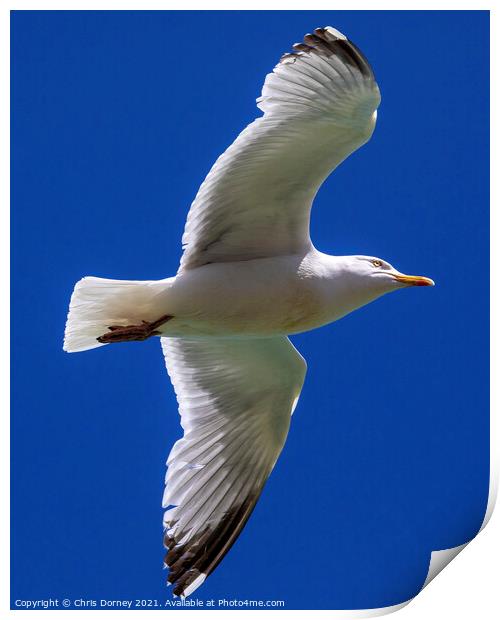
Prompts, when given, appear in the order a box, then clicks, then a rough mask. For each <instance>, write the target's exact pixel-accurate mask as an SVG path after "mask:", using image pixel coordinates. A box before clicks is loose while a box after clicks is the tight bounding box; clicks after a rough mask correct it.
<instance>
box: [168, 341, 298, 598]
mask: <svg viewBox="0 0 500 620" xmlns="http://www.w3.org/2000/svg"><path fill="white" fill-rule="evenodd" d="M161 340H162V347H163V352H164V354H165V361H166V366H167V370H168V373H169V375H170V378H171V380H172V383H173V385H174V389H175V392H176V395H177V400H178V402H179V412H180V414H181V424H182V427H183V429H184V437H183V438H182V439H180V440H179V441H177V442H176V443H175V445H174V446H173V448H172V451H171V453H170V455H169V457H168V461H167V465H168V471H167V477H166V487H165V495H164V501H163V505H164V507H165V508H168V507H170V508H169V509H168V510H167V511H166V512H165V517H164V527H165V539H164V542H165V546H166V547H167V548H168V553H167V554H166V557H165V564H166V565H167V566H168V568H169V576H168V582H169V583H171V584H173V586H174V590H173V592H174V594H176V595H180V596H188V595H189V594H191V593H192V592H193V591H194V590H195V589H196V588H197V587H199V586H200V585H201V584H202V583H203V581H204V580H205V578H206V576H207V575H209V574H210V573H211V572H212V571H213V570H214V569H215V567H216V566H217V564H218V563H219V562H220V561H221V560H222V558H223V557H224V555H225V554H226V553H227V551H228V550H229V549H230V547H231V545H232V544H233V543H234V541H235V540H236V538H237V537H238V535H239V533H240V532H241V530H242V528H243V526H244V525H245V523H246V521H247V519H248V517H249V516H250V514H251V512H252V510H253V508H254V506H255V504H256V502H257V500H258V498H259V495H260V493H261V491H262V488H263V486H264V484H265V482H266V480H267V478H268V476H269V474H270V473H271V470H272V469H273V467H274V464H275V462H276V460H277V458H278V456H279V454H280V452H281V449H282V447H283V444H284V442H285V439H286V435H287V433H288V428H289V424H290V415H291V413H292V411H293V408H294V406H295V404H296V402H297V399H298V397H299V394H300V391H301V388H302V384H303V381H304V376H305V369H306V364H305V362H304V360H303V358H302V357H301V355H300V354H299V353H298V352H297V351H296V349H295V348H294V347H293V345H292V344H291V342H290V341H289V340H288V338H285V337H276V338H261V339H243V338H242V339H230V338H225V339H224V338H222V339H221V338H199V339H196V338H162V339H161Z"/></svg>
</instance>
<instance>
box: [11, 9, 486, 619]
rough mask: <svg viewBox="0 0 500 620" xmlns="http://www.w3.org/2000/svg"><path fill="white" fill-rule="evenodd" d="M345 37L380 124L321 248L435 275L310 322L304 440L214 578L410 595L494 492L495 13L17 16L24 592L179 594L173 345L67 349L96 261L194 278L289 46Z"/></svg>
mask: <svg viewBox="0 0 500 620" xmlns="http://www.w3.org/2000/svg"><path fill="white" fill-rule="evenodd" d="M327 24H329V25H333V26H335V27H337V28H338V29H340V30H341V31H343V32H344V33H346V34H347V35H348V36H349V37H350V38H351V39H352V40H353V41H354V42H355V43H356V44H357V45H358V46H359V47H360V48H361V49H362V50H363V52H364V53H365V54H366V56H367V57H368V58H369V60H370V62H371V64H372V66H373V69H374V71H375V74H376V76H377V79H378V83H379V85H380V89H381V92H382V104H381V107H380V110H379V116H378V125H377V129H376V131H375V133H374V135H373V138H372V140H371V141H370V142H369V144H368V145H367V146H365V147H363V148H362V149H361V150H360V151H358V152H356V153H355V154H354V155H353V156H351V157H350V158H349V159H348V160H347V161H346V162H344V163H343V164H342V165H341V166H340V168H339V169H338V170H337V171H335V173H334V175H332V177H331V178H330V179H329V180H328V181H327V182H326V183H325V185H324V186H323V188H322V189H321V190H320V192H319V194H318V196H317V199H316V203H315V207H314V209H313V217H312V223H311V235H312V238H313V241H314V243H315V245H316V246H317V247H318V249H320V250H322V251H324V252H329V253H332V254H370V255H372V254H373V255H378V256H381V257H383V258H385V259H387V260H389V261H390V262H391V263H393V264H394V265H395V266H396V267H398V268H399V269H401V270H402V271H404V272H407V273H421V274H423V275H427V276H430V277H432V278H433V279H434V280H435V281H436V287H434V288H433V289H422V288H419V289H414V290H405V291H401V292H398V293H395V294H391V295H388V296H385V297H383V298H381V299H380V300H378V301H376V302H374V303H373V304H370V305H369V306H367V307H365V308H363V309H361V310H359V311H357V312H355V313H354V314H352V315H350V316H349V317H347V318H345V319H342V320H341V321H339V322H338V323H336V324H333V325H330V326H327V327H325V328H322V329H320V330H317V331H315V332H311V333H308V334H302V335H300V336H297V337H294V338H293V341H294V343H295V345H296V346H297V347H298V348H299V350H300V351H301V352H302V354H303V355H304V357H305V358H306V359H307V361H308V365H309V370H308V375H307V378H306V383H305V386H304V390H303V393H302V397H301V400H300V403H299V406H298V408H297V410H296V412H295V414H294V416H293V420H292V427H291V431H290V434H289V438H288V441H287V444H286V446H285V449H284V451H283V454H282V456H281V458H280V459H279V461H278V463H277V466H276V468H275V470H274V472H273V474H272V476H271V478H270V480H269V482H268V484H267V486H266V488H265V490H264V492H263V495H262V497H261V499H260V501H259V503H258V505H257V508H256V510H255V512H254V514H253V516H252V518H251V519H250V521H249V522H248V524H247V526H246V527H245V530H244V531H243V533H242V534H241V536H240V538H239V540H238V541H237V542H236V544H235V545H234V547H233V549H232V550H231V551H230V553H229V554H228V555H227V556H226V558H225V560H224V561H223V562H222V564H221V565H220V566H219V568H218V569H217V570H216V571H215V572H214V573H213V574H212V575H211V577H210V578H209V580H208V581H207V582H206V583H205V584H204V586H203V588H202V589H200V590H198V591H197V593H196V596H197V597H198V598H200V599H203V600H208V599H216V600H218V599H220V598H238V599H247V598H248V599H263V600H266V599H281V600H284V601H285V602H286V607H288V608H326V609H328V608H330V609H331V608H338V609H342V608H356V607H358V608H363V607H378V606H383V605H390V604H395V603H399V602H401V601H403V600H406V599H407V598H409V597H411V596H413V595H415V593H416V592H417V591H418V589H419V588H420V586H421V585H422V583H423V581H424V579H425V576H426V573H427V566H428V562H429V553H430V551H431V550H432V549H439V548H447V547H452V546H455V545H458V544H461V543H463V542H465V541H466V540H468V539H470V538H471V537H472V536H473V535H474V534H475V532H476V531H477V529H478V527H479V526H480V524H481V521H482V517H483V513H484V509H485V504H486V498H487V491H488V460H489V456H488V442H489V438H488V340H489V334H488V320H489V317H488V303H489V300H488V281H489V267H488V252H489V248H488V234H489V233H488V201H489V195H488V184H489V178H488V146H489V145H488V135H489V126H488V116H489V109H488V95H489V93H488V76H489V60H488V58H489V41H488V36H489V35H488V30H489V21H488V13H486V12H465V11H461V12H444V11H433V12H412V11H405V12H364V11H353V12H344V11H329V12H326V11H293V12H278V11H276V12H274V11H272V12H265V13H264V12H259V11H255V12H236V11H235V12H183V11H177V12H126V11H120V12H108V11H102V12H79V11H71V12H53V11H51V12H31V11H22V12H14V13H13V15H12V225H13V227H12V248H13V251H12V270H13V271H12V296H13V306H12V325H13V339H12V361H13V372H12V375H13V376H12V404H13V416H12V480H13V489H12V567H13V573H12V599H13V600H15V599H18V598H24V599H26V598H31V599H36V598H49V597H53V598H54V597H59V598H64V597H67V598H70V599H75V598H80V597H83V598H86V599H92V598H94V599H98V600H99V599H101V598H106V599H117V598H120V599H123V598H125V599H135V598H141V599H157V600H159V601H164V600H166V598H169V597H170V592H169V591H168V590H167V589H166V588H165V586H164V580H165V577H166V575H165V573H164V572H163V571H162V570H161V566H162V557H163V549H162V527H161V519H162V510H161V496H162V492H163V478H164V474H165V460H166V457H167V455H168V452H169V450H170V447H171V445H172V444H173V442H174V441H175V440H176V439H177V438H178V437H179V436H180V431H181V429H180V425H179V420H178V414H177V406H176V403H175V398H174V394H173V390H172V388H171V386H170V385H169V381H168V377H167V376H166V373H165V370H164V365H163V360H162V354H161V350H160V346H159V342H158V341H156V340H153V341H148V342H145V343H130V344H129V343H127V344H120V345H116V346H112V347H106V348H105V349H103V350H98V351H91V352H86V353H81V354H73V355H68V354H65V353H63V351H62V336H63V331H64V323H65V318H66V313H67V306H68V302H69V297H70V294H71V291H72V288H73V285H74V283H75V282H76V281H77V280H78V279H79V278H80V277H82V276H83V275H97V276H103V277H112V278H125V279H154V278H163V277H166V276H168V275H173V274H174V273H175V271H176V269H177V265H178V261H179V257H180V238H181V234H182V230H183V226H184V221H185V217H186V214H187V211H188V208H189V204H190V203H191V201H192V199H193V198H194V196H195V194H196V191H197V189H198V186H199V184H200V183H201V182H202V180H203V178H204V176H205V175H206V173H207V172H208V170H209V168H210V166H211V164H212V163H213V161H214V160H215V159H216V157H217V156H218V155H219V154H220V153H221V152H222V151H223V150H224V149H225V148H226V147H227V146H228V145H229V144H230V143H231V142H232V141H233V139H234V138H235V137H236V135H237V133H238V132H239V131H241V130H242V129H243V128H244V127H245V125H246V124H248V123H249V122H250V121H251V120H253V118H255V117H256V116H257V115H258V114H260V112H259V111H258V110H257V109H256V107H255V98H256V97H257V96H258V95H259V94H260V88H261V85H262V82H263V79H264V76H265V74H266V73H267V72H269V71H270V70H271V69H272V67H273V65H274V64H275V63H276V61H277V60H278V58H279V57H280V55H281V54H282V53H284V52H285V51H288V49H289V48H290V46H291V44H292V43H293V42H295V41H298V40H300V39H301V37H302V35H303V34H304V33H306V32H308V31H310V30H312V29H313V28H315V27H317V26H323V25H327Z"/></svg>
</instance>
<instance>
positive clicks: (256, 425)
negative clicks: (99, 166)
mask: <svg viewBox="0 0 500 620" xmlns="http://www.w3.org/2000/svg"><path fill="white" fill-rule="evenodd" d="M294 50H295V51H294V52H293V53H291V54H286V55H285V56H283V57H282V59H281V61H280V62H279V64H278V65H277V66H276V67H275V69H274V71H273V72H272V73H271V74H269V75H268V76H267V78H266V80H265V83H264V87H263V90H262V96H261V97H260V98H259V99H258V100H257V101H258V106H259V108H260V109H261V110H262V111H263V112H264V115H263V116H261V117H260V118H258V119H257V120H255V121H254V122H253V123H251V124H250V125H249V126H248V127H247V128H246V129H245V130H244V131H243V132H242V133H241V134H240V135H239V136H238V138H237V139H236V141H235V142H234V143H233V144H232V146H230V147H229V148H228V150H227V151H226V152H225V153H224V154H223V155H222V156H221V157H220V158H219V159H218V160H217V162H216V163H215V164H214V166H213V168H212V170H211V171H210V173H209V175H208V176H207V178H206V180H205V181H204V183H203V184H202V186H201V187H200V190H199V192H198V195H197V196H196V198H195V200H194V202H193V204H192V206H191V210H190V211H189V215H188V218H187V223H186V229H185V232H184V237H183V247H184V254H183V256H182V259H181V263H180V267H179V271H178V273H177V275H176V276H175V277H172V278H167V279H165V280H160V281H146V282H136V281H120V280H107V279H102V278H94V277H87V278H83V279H82V280H80V282H78V283H77V285H76V286H75V290H74V292H73V296H72V298H71V303H70V310H69V314H68V321H67V325H66V333H65V341H64V349H65V350H66V351H83V350H86V349H91V348H95V347H99V346H105V345H106V344H110V343H113V342H119V341H123V340H144V339H145V338H147V337H149V336H154V335H158V336H161V341H162V347H163V351H164V354H165V360H166V365H167V370H168V373H169V375H170V378H171V380H172V383H173V385H174V388H175V392H176V394H177V399H178V402H179V411H180V414H181V424H182V427H183V429H184V437H183V438H182V439H180V440H179V441H178V442H177V443H176V444H175V445H174V447H173V449H172V451H171V453H170V456H169V458H168V461H167V464H168V471H167V478H166V488H165V495H164V506H165V508H168V510H167V511H166V512H165V519H164V525H165V545H166V547H167V548H168V549H169V551H168V553H167V555H166V559H165V562H166V565H167V566H168V567H169V569H170V572H169V576H168V581H169V582H170V583H172V584H173V585H174V594H176V595H181V596H188V595H189V594H191V593H192V592H193V591H194V590H195V589H196V588H197V587H199V586H200V585H201V583H203V581H204V580H205V578H206V576H207V575H208V574H210V573H211V572H212V571H213V569H214V568H215V567H216V566H217V564H218V563H219V562H220V561H221V559H222V558H223V557H224V555H225V553H226V552H227V551H228V550H229V548H230V547H231V545H232V544H233V542H234V541H235V539H236V538H237V536H238V534H239V533H240V531H241V529H242V528H243V526H244V525H245V523H246V520H247V519H248V517H249V516H250V514H251V512H252V510H253V508H254V506H255V503H256V501H257V499H258V497H259V495H260V493H261V491H262V488H263V485H264V484H265V482H266V480H267V478H268V476H269V474H270V473H271V471H272V469H273V467H274V464H275V462H276V460H277V458H278V456H279V454H280V452H281V449H282V447H283V445H284V442H285V439H286V436H287V433H288V428H289V425H290V416H291V414H292V412H293V410H294V408H295V406H296V404H297V401H298V398H299V395H300V391H301V388H302V384H303V381H304V377H305V372H306V363H305V361H304V359H303V358H302V356H301V355H300V354H299V353H298V352H297V351H296V349H295V348H294V347H293V345H292V344H291V342H290V341H289V339H288V337H287V336H288V335H289V334H294V333H298V332H303V331H306V330H310V329H313V328H315V327H318V326H320V325H324V324H327V323H330V322H332V321H335V320H337V319H339V318H340V317H342V316H344V315H346V314H348V313H349V312H352V311H353V310H355V309H356V308H359V307H360V306H363V305H365V304H367V303H368V302H370V301H372V300H374V299H376V298H377V297H380V296H381V295H383V294H385V293H387V292H389V291H392V290H396V289H398V288H402V287H406V286H411V285H420V286H423V285H432V284H433V282H432V280H430V279H428V278H424V277H421V276H405V275H403V274H401V273H400V272H399V271H397V270H396V269H394V268H393V267H392V266H391V265H390V264H389V263H387V262H385V261H383V260H382V259H378V258H373V257H368V256H328V255H326V254H323V253H321V252H319V251H317V250H316V249H315V248H314V246H313V245H312V243H311V240H310V237H309V216H310V210H311V204H312V201H313V199H314V196H315V195H316V192H317V191H318V189H319V187H320V186H321V184H322V182H323V181H324V180H325V178H326V177H327V176H328V175H329V174H330V172H331V171H332V170H333V169H334V168H335V167H336V166H337V165H338V164H339V163H340V162H342V161H343V160H344V159H345V158H346V157H347V156H348V155H349V154H350V153H352V152H353V151H355V150H356V149H357V148H358V147H360V146H361V145H362V144H364V143H365V142H367V140H368V139H369V138H370V136H371V134H372V132H373V129H374V126H375V121H376V109H377V107H378V105H379V102H380V95H379V90H378V87H377V84H376V82H375V79H374V76H373V73H372V70H371V68H370V66H369V64H368V62H367V60H366V59H365V57H364V56H363V55H362V54H361V52H360V51H359V50H358V49H357V48H356V47H355V46H354V45H353V44H352V43H351V42H350V41H348V40H347V39H346V37H345V36H344V35H342V34H341V33H340V32H338V31H337V30H335V29H333V28H330V27H327V28H319V29H317V30H315V31H314V34H312V35H306V36H305V38H304V43H301V44H296V45H295V46H294Z"/></svg>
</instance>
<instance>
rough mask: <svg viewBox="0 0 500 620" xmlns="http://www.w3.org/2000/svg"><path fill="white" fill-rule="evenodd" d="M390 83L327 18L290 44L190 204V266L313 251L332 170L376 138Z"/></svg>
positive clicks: (186, 264) (184, 263)
mask: <svg viewBox="0 0 500 620" xmlns="http://www.w3.org/2000/svg"><path fill="white" fill-rule="evenodd" d="M379 103H380V93H379V90H378V86H377V84H376V82H375V78H374V76H373V72H372V70H371V68H370V65H369V64H368V61H367V60H366V58H365V57H364V56H363V54H362V53H361V52H360V51H359V50H358V48H357V47H356V46H355V45H354V44H353V43H351V42H350V41H348V40H347V39H346V37H345V36H344V35H343V34H341V33H340V32H338V31H337V30H335V29H333V28H331V27H327V28H318V29H316V30H315V31H314V34H308V35H306V36H305V37H304V43H300V44H295V45H294V52H292V53H289V54H285V55H284V56H283V57H282V58H281V60H280V62H279V63H278V65H277V66H276V67H275V68H274V70H273V72H272V73H270V74H269V75H268V76H267V77H266V80H265V82H264V86H263V89H262V96H261V97H260V98H259V99H258V100H257V105H258V107H259V108H260V109H261V110H262V111H263V112H264V115H263V116H262V117H260V118H258V119H257V120H255V121H254V122H253V123H251V124H250V125H249V126H248V127H247V128H246V129H245V130H244V131H243V132H242V133H241V134H240V135H239V136H238V138H237V139H236V141H235V142H234V143H233V144H232V145H231V146H230V147H229V148H228V149H227V151H226V152H225V153H223V154H222V155H221V156H220V157H219V159H218V160H217V161H216V162H215V164H214V166H213V167H212V169H211V171H210V172H209V174H208V176H207V178H206V179H205V181H204V182H203V183H202V185H201V187H200V189H199V191H198V194H197V196H196V198H195V200H194V202H193V204H192V205H191V209H190V211H189V214H188V218H187V222H186V227H185V231H184V236H183V238H182V243H183V248H184V254H183V256H182V259H181V264H180V270H184V269H190V268H194V267H199V266H200V265H204V264H206V263H213V262H230V261H240V260H250V259H254V258H263V257H267V256H278V255H286V254H293V253H299V252H302V251H307V249H308V248H309V247H310V245H311V241H310V238H309V214H310V210H311V204H312V201H313V199H314V196H315V195H316V192H317V191H318V189H319V187H320V186H321V184H322V183H323V181H324V180H325V179H326V177H327V176H328V175H329V174H330V172H331V171H332V170H333V169H334V168H335V167H336V166H337V165H338V164H339V163H340V162H342V161H343V160H344V159H345V158H346V157H348V156H349V155H350V154H351V153H352V152H353V151H355V150H356V149H357V148H359V147H360V146H361V145H362V144H364V143H365V142H367V141H368V140H369V138H370V136H371V134H372V132H373V129H374V127H375V120H376V114H375V110H376V108H377V107H378V105H379Z"/></svg>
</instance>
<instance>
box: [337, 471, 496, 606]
mask: <svg viewBox="0 0 500 620" xmlns="http://www.w3.org/2000/svg"><path fill="white" fill-rule="evenodd" d="M496 472H497V468H494V473H493V474H492V476H491V478H490V488H489V493H488V503H487V506H486V511H485V513H484V518H483V522H482V524H481V527H480V528H479V530H478V532H477V534H476V536H477V535H478V534H480V533H481V532H482V531H483V530H484V528H485V527H486V525H487V524H488V521H489V520H490V518H491V515H492V514H493V508H494V507H495V503H496V500H497V494H498V478H497V475H496ZM476 536H474V537H473V538H471V539H470V540H469V541H467V542H466V543H464V544H463V545H458V546H457V547H452V548H451V549H441V550H439V551H432V552H431V557H430V560H429V570H428V571H427V577H426V578H425V581H424V584H423V586H422V587H421V588H420V590H419V592H418V593H417V594H416V595H415V597H416V596H418V594H420V592H422V590H423V589H424V588H425V587H426V586H427V585H428V584H429V583H430V582H431V581H432V580H433V579H434V577H436V576H437V575H439V573H440V572H441V571H442V570H443V568H445V567H446V566H447V565H448V564H449V563H450V562H451V561H452V560H453V559H454V558H456V557H457V555H458V554H459V553H460V552H461V551H462V550H463V549H465V547H467V545H468V544H469V543H471V542H472V541H473V540H474V539H475V538H476ZM415 597H413V598H415ZM413 598H411V599H408V600H407V601H404V602H403V603H399V604H397V605H390V606H389V607H380V608H378V609H360V610H358V611H356V612H354V613H353V615H347V616H344V617H345V618H375V617H377V616H385V615H388V614H392V613H394V612H395V611H399V610H400V609H402V608H403V607H406V605H408V604H409V603H411V601H412V600H413Z"/></svg>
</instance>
